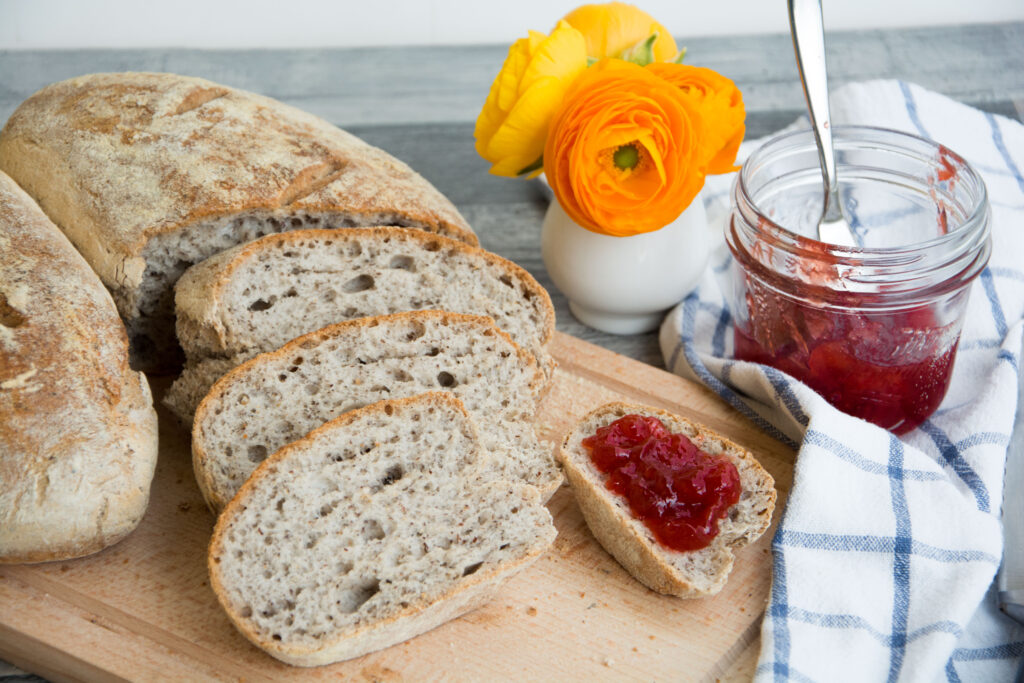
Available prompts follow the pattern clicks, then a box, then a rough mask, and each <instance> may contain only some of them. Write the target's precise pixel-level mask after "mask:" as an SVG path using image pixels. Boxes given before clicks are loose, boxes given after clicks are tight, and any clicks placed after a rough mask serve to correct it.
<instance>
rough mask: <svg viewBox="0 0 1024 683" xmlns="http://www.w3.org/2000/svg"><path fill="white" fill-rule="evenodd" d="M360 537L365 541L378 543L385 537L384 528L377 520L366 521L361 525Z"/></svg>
mask: <svg viewBox="0 0 1024 683" xmlns="http://www.w3.org/2000/svg"><path fill="white" fill-rule="evenodd" d="M362 536H363V540H365V541H379V540H380V539H382V538H384V536H385V534H384V528H383V527H382V526H381V525H380V522H378V521H377V520H375V519H368V520H366V521H365V522H364V523H363V531H362Z"/></svg>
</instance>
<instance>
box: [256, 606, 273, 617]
mask: <svg viewBox="0 0 1024 683" xmlns="http://www.w3.org/2000/svg"><path fill="white" fill-rule="evenodd" d="M275 614H277V609H275V608H274V607H273V606H271V607H268V608H267V609H265V610H263V611H262V612H260V616H262V617H263V618H265V619H269V618H270V617H272V616H274V615H275Z"/></svg>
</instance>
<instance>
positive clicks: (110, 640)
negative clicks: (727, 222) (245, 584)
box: [0, 334, 793, 681]
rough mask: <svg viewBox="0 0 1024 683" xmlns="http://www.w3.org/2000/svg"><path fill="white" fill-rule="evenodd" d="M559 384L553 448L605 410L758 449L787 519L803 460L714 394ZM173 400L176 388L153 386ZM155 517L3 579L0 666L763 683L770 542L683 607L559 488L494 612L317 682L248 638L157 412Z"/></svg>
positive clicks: (162, 674) (569, 342)
mask: <svg viewBox="0 0 1024 683" xmlns="http://www.w3.org/2000/svg"><path fill="white" fill-rule="evenodd" d="M551 350H552V352H553V354H554V356H555V358H556V359H557V360H558V362H559V364H560V365H559V369H558V373H557V375H556V380H555V385H554V388H553V389H552V391H551V393H550V394H549V396H548V397H547V399H546V400H545V403H544V405H543V410H542V412H541V414H540V418H539V425H540V432H541V435H542V436H543V437H544V438H546V439H548V440H550V441H552V442H553V443H554V442H557V441H558V440H559V439H560V437H561V436H562V435H563V434H564V432H565V431H566V430H567V428H568V426H569V425H570V424H571V422H572V421H574V420H575V419H577V418H578V417H580V416H581V415H583V414H584V413H586V412H587V411H589V410H591V409H592V408H594V407H596V406H598V405H600V404H602V403H604V402H607V401H611V400H629V401H635V402H642V403H647V404H649V405H654V406H658V407H663V408H667V409H670V410H672V411H674V412H678V413H681V414H682V415H685V416H687V417H689V418H691V419H694V420H696V421H698V422H702V423H704V424H706V425H708V426H710V427H711V428H712V429H715V430H717V431H719V432H721V433H722V434H724V435H726V436H727V437H729V438H731V439H733V440H734V441H736V442H738V443H740V444H742V445H744V446H746V447H748V448H750V449H751V450H752V451H753V452H754V453H755V455H756V456H757V457H758V459H759V460H760V461H761V463H762V464H763V465H764V466H765V467H766V468H767V469H768V470H769V471H770V472H771V473H772V475H773V476H774V477H775V480H776V485H777V487H778V489H779V501H780V504H779V506H778V507H777V508H776V514H775V517H776V519H778V517H779V514H780V513H781V508H782V504H783V503H784V501H785V498H786V495H785V494H786V492H787V491H788V490H789V487H790V482H791V478H792V469H793V452H792V451H791V450H790V449H788V448H786V447H785V446H783V445H782V444H780V443H778V442H777V441H774V440H773V439H771V438H769V437H768V436H766V435H765V434H763V433H762V432H760V431H759V430H758V429H757V428H756V427H754V426H753V425H752V424H751V423H750V422H749V421H747V420H746V419H744V418H743V417H742V416H740V415H739V414H738V413H737V412H736V411H734V410H733V409H731V408H730V407H728V406H727V405H726V404H725V403H723V402H722V401H721V400H720V399H719V398H718V397H717V396H715V395H714V394H713V393H711V392H710V391H708V390H707V389H705V388H703V387H701V386H698V385H696V384H694V383H692V382H688V381H686V380H684V379H681V378H680V377H677V376H675V375H671V374H669V373H666V372H664V371H661V370H658V369H656V368H653V367H651V366H648V365H645V364H643V363H640V362H637V361H634V360H631V359H628V358H625V357H623V356H619V355H616V354H614V353H612V352H610V351H606V350H604V349H601V348H599V347H597V346H593V345H591V344H588V343H586V342H583V341H580V340H578V339H574V338H572V337H569V336H566V335H563V334H557V335H556V337H555V339H554V341H553V342H552V349H551ZM153 385H154V393H155V394H156V395H157V396H160V395H162V394H163V391H164V390H165V389H166V386H167V381H166V380H164V379H158V380H156V381H154V382H153ZM160 413H161V415H160V458H159V463H158V465H157V471H156V479H155V480H154V482H153V488H152V499H151V503H150V508H149V511H148V513H147V514H146V517H145V519H144V520H143V522H142V524H141V525H140V526H139V528H138V529H137V530H136V531H135V532H134V533H133V534H132V535H131V536H129V537H128V538H127V539H126V540H124V541H122V542H121V543H119V544H118V545H116V546H114V547H112V548H108V549H107V550H105V551H103V552H101V553H98V554H96V555H93V556H91V557H87V558H82V559H79V560H72V561H67V562H52V563H47V564H41V565H18V566H5V567H0V658H3V659H6V660H8V661H10V662H12V663H13V664H15V665H17V666H20V667H22V668H24V669H27V670H29V671H34V672H37V673H39V674H40V675H43V676H46V677H48V678H51V679H53V680H58V681H60V680H97V681H109V680H121V679H131V680H177V681H194V680H204V679H213V680H245V681H262V680H274V681H290V680H327V679H336V678H339V677H340V678H344V679H351V680H362V681H402V680H423V679H428V680H438V679H445V680H489V681H493V680H510V679H515V680H580V679H586V680H591V681H593V680H604V679H617V680H621V679H637V680H714V679H723V680H732V679H741V680H742V679H747V680H749V678H750V677H751V675H752V674H753V669H754V663H755V661H756V659H757V652H758V646H759V629H760V623H761V616H762V614H763V612H764V606H765V604H766V602H767V598H768V588H769V581H770V575H771V563H770V559H771V558H770V553H769V539H770V538H771V535H772V533H773V532H774V526H775V525H774V524H773V525H772V530H770V531H769V532H768V533H767V534H765V535H764V536H763V537H762V538H761V540H760V541H758V542H757V543H756V544H754V545H752V546H749V547H747V548H744V549H742V550H740V551H739V552H738V554H737V558H736V565H735V568H734V570H733V573H732V576H731V578H730V579H729V583H728V584H727V585H726V587H725V589H724V590H723V591H722V592H721V593H720V594H719V595H717V596H715V597H713V598H705V599H701V600H680V599H677V598H673V597H667V596H662V595H658V594H656V593H654V592H652V591H649V590H647V589H646V588H644V587H643V586H641V585H640V584H639V583H637V582H636V581H634V580H633V579H632V578H631V577H630V576H629V574H627V573H626V572H625V571H624V570H623V569H622V568H621V567H620V566H619V565H618V564H617V563H616V562H615V560H614V559H612V558H611V556H609V555H608V554H607V553H605V552H604V550H603V549H602V548H601V547H600V546H599V545H598V544H597V542H596V541H595V540H594V538H593V536H591V534H590V532H589V531H588V529H587V527H586V524H585V523H584V522H583V519H582V517H581V516H580V512H579V509H578V508H577V506H576V503H575V501H574V499H573V497H572V493H571V492H570V491H569V490H568V489H567V488H565V487H563V488H562V489H561V490H560V491H559V492H558V493H556V494H555V496H554V497H553V498H552V499H551V501H550V503H549V508H550V510H551V513H552V515H553V516H554V519H555V524H556V526H557V527H558V539H557V540H556V541H555V545H554V547H553V548H552V549H551V550H550V551H549V552H548V553H547V554H546V555H545V556H544V557H542V558H541V559H540V560H539V561H537V562H536V563H535V564H534V565H533V566H532V567H530V568H529V569H527V570H526V571H524V572H523V573H521V574H519V575H518V576H517V577H515V578H514V579H513V580H512V581H510V582H509V583H508V584H506V586H505V587H504V588H503V589H502V591H501V593H500V594H499V596H498V598H497V599H496V600H495V601H494V602H492V603H491V604H489V605H487V606H485V607H483V608H481V609H479V610H476V611H475V612H472V613H470V614H467V615H465V616H463V617H461V618H459V619H456V620H455V621H452V622H450V623H448V624H445V625H444V626H441V627H439V628H437V629H435V630H433V631H431V632H429V633H426V634H424V635H422V636H419V637H418V638H414V639H413V640H410V641H408V642H405V643H402V644H399V645H396V646H394V647H391V648H388V649H386V650H383V651H381V652H375V653H372V654H369V655H366V656H364V657H361V658H359V659H354V660H350V661H348V662H342V663H340V664H335V665H332V666H327V667H320V668H316V669H299V668H292V667H289V666H287V665H285V664H282V663H280V662H278V661H277V660H275V659H273V658H271V657H270V656H268V655H265V654H264V653H263V652H262V651H260V650H258V649H257V648H255V647H254V646H252V645H250V644H249V642H248V641H246V640H245V639H243V638H242V636H241V635H239V634H238V633H237V632H236V631H235V629H234V627H233V626H232V625H231V623H230V622H229V621H228V619H227V617H226V616H225V615H224V613H223V612H222V611H221V609H220V606H219V605H218V603H217V601H216V599H215V597H214V595H213V592H212V591H211V590H210V587H209V584H208V580H207V573H206V545H207V542H208V540H209V537H210V533H211V530H212V528H213V523H214V518H213V516H212V515H211V514H210V512H209V511H208V510H207V509H206V506H205V505H204V504H203V501H202V498H201V497H200V494H199V490H198V489H197V488H196V485H195V482H194V480H193V477H192V463H191V456H190V453H189V447H188V435H187V434H186V433H185V432H184V430H182V429H181V428H180V427H178V426H177V424H176V423H175V422H174V421H173V419H172V418H170V417H169V416H168V415H167V414H166V413H165V412H164V411H162V410H161V411H160Z"/></svg>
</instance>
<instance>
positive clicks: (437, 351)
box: [427, 346, 441, 357]
mask: <svg viewBox="0 0 1024 683" xmlns="http://www.w3.org/2000/svg"><path fill="white" fill-rule="evenodd" d="M427 355H428V356H431V357H433V356H439V355H441V349H439V348H437V347H436V346H433V347H431V349H430V351H428V352H427Z"/></svg>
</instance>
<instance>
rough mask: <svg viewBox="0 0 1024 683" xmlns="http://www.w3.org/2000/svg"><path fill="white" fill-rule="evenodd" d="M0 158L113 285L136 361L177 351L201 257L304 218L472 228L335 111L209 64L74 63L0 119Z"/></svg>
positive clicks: (458, 233)
mask: <svg viewBox="0 0 1024 683" xmlns="http://www.w3.org/2000/svg"><path fill="white" fill-rule="evenodd" d="M0 170H2V171H5V172H6V173H8V174H9V175H10V176H11V177H12V178H14V180H15V181H16V182H18V183H19V184H20V185H21V186H22V187H23V188H25V190H26V191H27V192H28V193H29V194H30V195H31V196H32V197H34V198H35V199H36V201H37V202H39V205H40V206H41V207H42V209H43V210H44V211H45V212H46V213H47V215H49V216H50V218H51V219H52V220H53V221H54V222H55V223H56V224H57V226H58V227H60V228H61V230H63V231H64V232H65V234H66V235H67V236H68V237H69V238H70V239H71V241H72V243H74V245H75V246H76V247H77V248H78V250H79V251H80V252H81V253H82V254H83V255H84V256H85V259H86V261H88V263H89V264H90V265H91V266H92V267H93V269H94V270H95V271H96V272H97V273H98V274H99V276H100V279H101V280H103V282H104V284H106V285H107V287H108V288H109V289H110V290H111V292H112V293H113V296H114V301H115V302H116V303H117V306H118V310H119V311H120V313H121V316H122V317H123V318H124V320H125V322H126V324H127V325H128V331H129V335H130V338H131V342H132V353H133V363H137V364H138V367H141V368H143V369H145V370H147V371H149V370H156V369H163V370H167V369H173V367H174V364H175V363H180V358H178V353H179V352H178V350H177V344H176V342H175V339H174V332H173V329H174V326H173V303H174V302H173V293H172V287H173V285H174V282H175V281H176V280H177V279H178V277H179V276H180V275H181V274H182V273H183V272H184V271H185V269H186V268H187V267H188V266H190V265H191V264H193V263H197V262H199V261H202V260H203V259H205V258H207V257H209V256H211V255H213V254H215V253H217V252H220V251H223V250H224V249H227V248H229V247H232V246H234V245H236V244H239V243H241V242H246V241H249V240H252V239H255V238H256V237H259V236H261V235H265V234H268V233H273V232H281V231H283V230H291V229H294V228H300V227H321V228H340V227H352V226H366V225H400V226H406V227H415V228H421V229H423V230H428V231H431V232H436V233H440V234H443V235H447V236H450V237H453V238H455V239H460V240H463V241H466V242H468V243H470V244H476V241H477V240H476V237H475V235H473V233H472V231H471V230H470V228H469V226H468V225H467V224H466V222H465V220H464V219H463V218H462V216H460V215H459V213H458V211H457V210H456V209H455V207H454V206H452V204H451V203H450V202H449V201H448V200H447V199H445V198H444V197H443V196H442V195H441V194H440V193H439V192H437V190H435V189H434V188H433V187H432V186H431V185H430V184H429V183H427V182H426V181H425V180H424V179H423V178H421V177H420V176H419V175H417V174H416V173H414V172H413V171H412V170H410V169H409V167H408V166H406V165H405V164H403V163H401V162H400V161H398V160H396V159H394V158H393V157H391V156H390V155H388V154H386V153H385V152H383V151H381V150H379V149H377V148H375V147H371V146H370V145H367V144H366V143H364V142H362V141H361V140H359V139H357V138H355V137H354V136H352V135H349V134H348V133H346V132H344V131H342V130H339V129H338V128H336V127H334V126H332V125H330V124H328V123H327V122H325V121H323V120H321V119H319V118H317V117H315V116H312V115H310V114H307V113H305V112H302V111H299V110H298V109H294V108H292V107H289V106H286V105H284V104H282V103H280V102H277V101H274V100H272V99H269V98H266V97H261V96H259V95H254V94H252V93H247V92H243V91H240V90H235V89H233V88H228V87H225V86H222V85H218V84H216V83H211V82H210V81H206V80H203V79H199V78H189V77H185V76H177V75H174V74H156V73H109V74H92V75H88V76H80V77H77V78H72V79H70V80H67V81H62V82H60V83H55V84H53V85H50V86H47V87H46V88H43V89H42V90H40V91H39V92H37V93H36V94H34V95H33V96H32V97H30V98H29V99H28V100H26V101H25V102H24V103H22V105H21V106H20V107H18V109H17V110H16V111H15V112H14V113H13V114H12V115H11V117H10V119H9V120H8V121H7V124H6V125H5V126H4V129H3V131H2V132H0Z"/></svg>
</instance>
